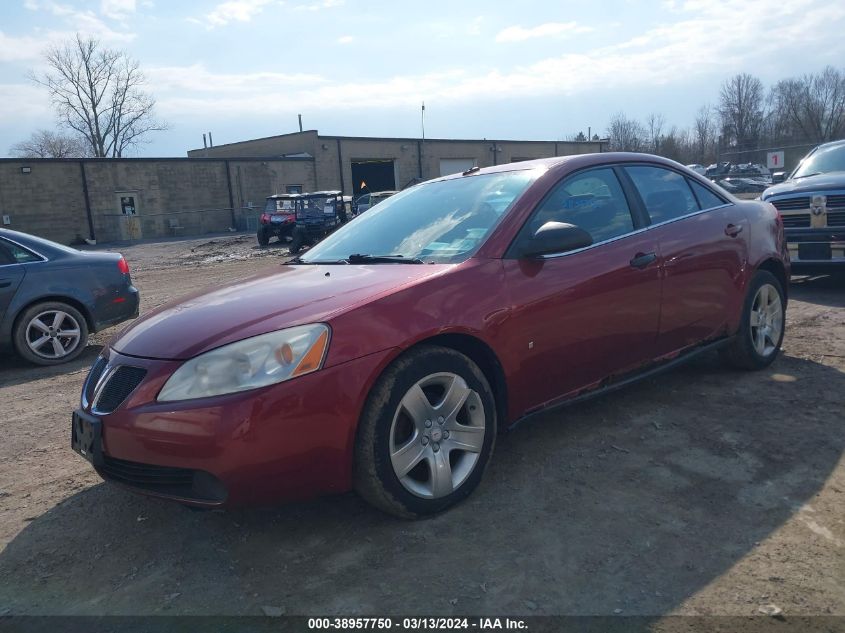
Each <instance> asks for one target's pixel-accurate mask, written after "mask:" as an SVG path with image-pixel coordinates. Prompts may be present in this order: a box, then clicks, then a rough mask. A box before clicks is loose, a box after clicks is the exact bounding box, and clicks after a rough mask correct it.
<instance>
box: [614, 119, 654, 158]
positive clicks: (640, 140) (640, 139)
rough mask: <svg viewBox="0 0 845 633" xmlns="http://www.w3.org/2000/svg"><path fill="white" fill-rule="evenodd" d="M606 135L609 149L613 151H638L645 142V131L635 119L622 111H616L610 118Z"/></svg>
mask: <svg viewBox="0 0 845 633" xmlns="http://www.w3.org/2000/svg"><path fill="white" fill-rule="evenodd" d="M607 135H608V137H610V149H611V150H612V151H615V152H639V151H641V150H642V149H643V145H644V144H645V137H646V133H645V130H644V129H643V126H642V125H640V123H639V121H637V120H636V119H629V118H628V117H626V116H625V113H624V112H617V113H616V114H614V115H613V117H612V118H611V119H610V123H609V124H608V129H607Z"/></svg>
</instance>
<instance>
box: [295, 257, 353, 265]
mask: <svg viewBox="0 0 845 633" xmlns="http://www.w3.org/2000/svg"><path fill="white" fill-rule="evenodd" d="M348 263H349V262H348V261H346V260H345V259H315V260H313V261H310V262H306V261H305V260H304V259H302V258H301V257H294V258H293V259H289V260H288V261H286V262H284V264H304V265H306V266H317V265H326V264H329V265H334V264H348Z"/></svg>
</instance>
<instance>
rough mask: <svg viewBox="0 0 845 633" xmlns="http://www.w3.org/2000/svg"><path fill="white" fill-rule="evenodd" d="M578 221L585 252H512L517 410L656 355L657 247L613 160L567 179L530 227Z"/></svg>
mask: <svg viewBox="0 0 845 633" xmlns="http://www.w3.org/2000/svg"><path fill="white" fill-rule="evenodd" d="M548 221H557V222H567V223H570V224H575V225H576V226H579V227H581V228H582V229H584V230H586V231H587V232H588V233H590V235H591V236H592V238H593V245H592V246H589V247H587V248H585V249H581V250H577V251H573V252H570V253H562V254H559V255H554V256H547V257H545V258H543V259H506V260H505V261H504V270H505V283H506V288H507V292H508V295H509V302H510V305H511V306H512V318H511V319H510V320H509V321H508V323H507V325H506V328H507V331H506V332H505V333H504V335H505V336H506V340H508V341H509V346H510V348H509V351H510V353H511V354H512V358H514V359H518V360H517V365H518V366H519V370H518V372H517V373H516V375H515V376H514V378H513V389H512V390H511V393H513V394H514V396H513V397H514V398H515V399H516V400H517V401H516V402H513V407H512V413H514V414H515V415H517V416H518V415H521V414H523V413H526V412H529V411H531V410H534V409H536V408H538V407H541V406H544V405H546V404H551V403H553V401H554V400H556V399H558V398H560V397H562V396H564V395H574V393H575V392H577V391H579V390H581V389H584V388H586V387H591V386H596V385H597V384H598V383H599V382H600V381H602V380H603V379H605V378H607V377H610V376H613V375H616V374H621V373H624V372H626V371H629V370H631V369H634V368H636V367H638V366H639V365H641V364H643V363H645V362H648V361H649V360H650V359H651V358H652V356H653V354H654V345H655V339H656V336H657V330H658V320H659V315H660V283H661V282H660V276H659V272H658V271H659V266H658V264H659V262H658V258H657V244H656V241H655V239H654V237H653V235H652V234H651V232H650V231H640V232H638V231H637V229H638V228H641V227H640V226H639V225H640V222H639V221H635V219H634V216H632V214H631V211H630V209H629V206H628V203H627V200H626V198H625V195H624V193H623V191H622V188H621V186H620V184H619V181H618V179H617V177H616V175H615V173H614V170H613V169H611V168H608V167H605V168H598V169H590V170H587V171H584V172H579V173H576V174H574V175H571V176H569V177H567V178H565V179H564V180H563V181H562V182H561V183H560V184H558V185H556V186H555V188H554V189H552V191H551V193H550V194H549V195H548V196H547V197H546V199H545V200H544V201H543V202H541V203H540V204H539V205H538V207H537V209H536V210H535V212H534V214H533V216H532V218H531V219H529V220H528V222H527V223H526V225H525V227H523V229H522V231H521V234H520V236H519V237H518V238H517V240H520V239H526V238H527V236H529V235H531V234H533V232H534V231H536V229H537V228H539V227H540V226H542V225H543V224H544V223H545V222H548Z"/></svg>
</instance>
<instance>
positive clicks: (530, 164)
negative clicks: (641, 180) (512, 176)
mask: <svg viewBox="0 0 845 633" xmlns="http://www.w3.org/2000/svg"><path fill="white" fill-rule="evenodd" d="M636 162H646V163H653V164H659V165H664V166H666V167H674V168H676V169H677V168H681V169H683V170H686V171H689V170H688V169H687V168H686V167H685V166H684V165H681V164H680V163H678V162H675V161H673V160H670V159H668V158H663V157H662V156H655V155H654V154H643V153H639V152H593V153H591V154H569V155H567V156H554V157H551V158H537V159H534V160H524V161H519V162H516V163H504V164H502V165H493V166H490V167H481V168H480V169H474V170H473V171H471V172H463V173H460V172H458V173H456V174H450V175H448V176H443V177H441V178H436V179H434V180H429V181H428V182H439V181H443V180H453V179H456V178H464V177H472V176H478V175H483V174H497V173H502V172H508V171H524V170H530V169H541V170H546V171H558V172H564V171H566V172H569V171H575V170H576V169H582V168H584V167H592V166H595V165H601V164H604V163H636ZM693 173H695V172H693ZM696 175H697V174H696ZM422 184H426V183H422Z"/></svg>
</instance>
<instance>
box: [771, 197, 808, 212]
mask: <svg viewBox="0 0 845 633" xmlns="http://www.w3.org/2000/svg"><path fill="white" fill-rule="evenodd" d="M772 204H773V205H775V208H776V209H777V210H778V211H797V210H798V209H809V208H810V198H809V197H808V196H801V197H798V198H781V199H780V200H772Z"/></svg>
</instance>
